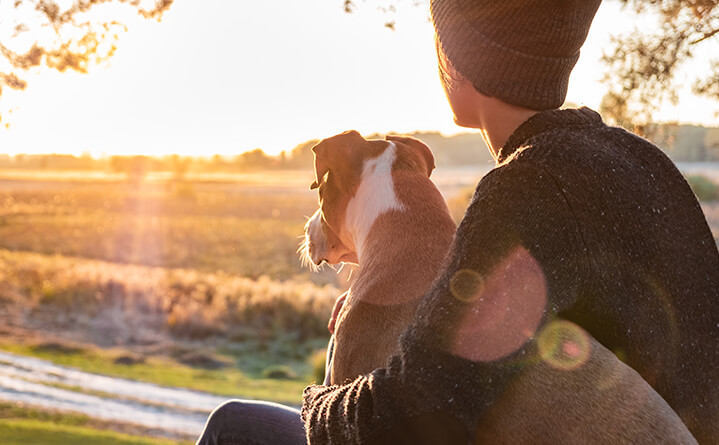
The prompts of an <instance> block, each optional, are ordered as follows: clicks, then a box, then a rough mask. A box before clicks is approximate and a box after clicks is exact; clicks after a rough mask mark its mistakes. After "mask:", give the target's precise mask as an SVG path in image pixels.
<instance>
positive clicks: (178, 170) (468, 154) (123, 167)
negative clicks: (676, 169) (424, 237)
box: [0, 124, 719, 181]
mask: <svg viewBox="0 0 719 445" xmlns="http://www.w3.org/2000/svg"><path fill="white" fill-rule="evenodd" d="M651 134H652V140H653V142H655V143H656V144H657V145H659V146H660V147H661V148H662V149H663V150H664V151H665V152H666V153H667V154H668V155H669V156H670V157H671V158H672V159H673V160H674V161H676V162H701V161H712V162H719V128H705V127H700V126H695V125H676V124H657V125H654V126H653V128H651ZM411 136H413V137H416V138H418V139H420V140H422V141H424V142H425V143H426V144H427V145H429V146H430V147H431V148H432V151H433V153H434V157H435V162H436V165H437V166H438V167H460V166H472V165H485V166H486V165H490V164H492V163H493V160H492V157H491V156H490V154H489V150H487V147H486V145H485V144H484V141H483V140H482V138H481V136H480V135H479V134H477V133H464V134H458V135H454V136H444V135H442V134H440V133H437V132H423V133H412V134H411ZM366 137H367V138H369V139H382V138H383V137H384V135H378V134H373V135H367V136H366ZM317 142H318V140H317V139H313V140H310V141H306V142H303V143H301V144H299V145H297V146H296V147H294V148H293V149H292V150H289V151H283V152H281V153H280V154H279V155H276V156H274V155H269V154H267V153H265V152H264V151H263V150H262V149H259V148H256V149H254V150H250V151H247V152H244V153H240V154H238V155H235V156H222V155H214V156H212V157H209V158H207V157H189V156H179V155H168V156H159V157H151V156H110V157H105V158H99V159H96V158H93V157H91V156H90V155H83V156H73V155H68V154H47V155H28V154H20V155H16V156H9V155H0V169H26V170H95V171H98V170H99V171H107V172H114V173H121V174H124V175H126V176H127V178H128V179H131V180H134V181H138V180H142V179H143V178H144V177H145V176H146V175H147V174H148V173H150V172H167V173H170V174H171V177H172V179H174V180H178V181H182V180H184V179H185V177H186V175H187V174H188V173H241V172H251V171H262V170H298V169H299V170H311V169H312V162H313V154H312V147H313V146H314V145H315V144H316V143H317Z"/></svg>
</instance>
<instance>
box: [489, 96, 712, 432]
mask: <svg viewBox="0 0 719 445" xmlns="http://www.w3.org/2000/svg"><path fill="white" fill-rule="evenodd" d="M522 131H524V132H526V133H527V134H532V136H531V137H530V138H529V139H528V140H526V141H521V139H522V138H521V133H522ZM519 133H520V134H519V135H515V136H514V138H515V139H517V140H516V141H515V143H514V144H513V143H512V142H513V141H511V140H510V142H509V144H507V146H505V148H506V149H508V150H509V151H511V150H514V149H516V151H514V152H513V153H501V154H500V161H503V162H505V165H504V166H501V167H499V169H498V170H500V171H498V172H497V173H499V174H501V173H502V172H501V170H502V169H503V168H506V167H508V166H510V164H527V165H532V166H534V167H535V168H539V169H542V170H544V171H545V172H546V177H545V179H546V180H548V181H554V182H556V184H557V186H558V188H559V189H560V190H561V193H562V194H563V199H564V200H565V201H566V206H561V207H558V208H556V209H552V211H555V212H560V213H562V212H564V213H566V214H565V215H561V217H560V219H561V220H562V221H565V222H568V223H567V225H568V227H567V232H568V233H566V234H564V235H563V237H562V238H564V237H565V236H566V239H562V238H559V239H555V240H554V242H555V243H556V244H561V245H562V246H566V247H562V250H563V251H564V254H565V255H563V258H556V257H555V256H554V255H551V254H549V253H547V252H551V250H549V249H546V248H543V249H536V251H533V249H532V247H531V246H527V248H528V249H529V250H530V252H532V254H533V255H535V256H537V261H538V262H539V263H540V264H541V266H542V269H543V270H544V272H545V275H546V277H547V281H548V282H547V285H548V288H549V293H550V294H557V295H560V294H561V293H562V290H563V289H562V288H563V287H566V286H567V285H568V283H567V276H566V275H567V274H566V273H562V272H561V270H562V268H563V267H564V266H563V263H564V262H566V261H573V262H577V263H579V264H578V268H577V270H578V272H579V275H580V276H579V279H578V282H579V283H580V284H579V287H578V288H577V289H576V290H575V292H576V295H574V296H567V299H568V300H574V301H573V303H571V305H570V306H569V307H568V308H567V309H565V310H563V311H562V310H561V309H564V308H560V312H559V314H558V315H559V316H560V317H561V318H565V319H568V320H571V321H573V322H575V323H577V324H579V325H581V326H582V327H584V328H585V329H587V330H588V331H589V332H590V333H591V334H592V335H593V336H594V337H595V338H596V339H597V340H599V341H600V342H601V343H602V344H604V345H605V346H606V347H608V348H609V349H611V350H613V351H614V352H615V353H616V354H617V355H618V356H619V357H620V358H621V359H622V360H624V361H625V362H626V363H628V364H629V365H630V366H631V367H633V368H634V369H636V370H637V371H638V372H639V373H640V374H641V375H642V377H643V378H644V379H645V380H646V381H647V382H648V383H649V384H650V385H651V386H653V387H654V388H655V389H656V390H657V391H658V392H659V394H661V395H662V397H664V399H665V400H667V402H668V403H669V405H670V406H671V407H672V408H673V409H674V410H675V411H676V412H677V414H679V416H680V417H681V418H682V420H683V421H684V422H685V423H686V425H687V426H688V427H689V429H690V430H691V431H692V433H693V434H694V435H695V436H696V438H697V439H698V440H699V442H700V443H713V442H714V441H716V440H717V438H719V385H718V383H719V368H717V366H716V365H717V364H718V363H719V324H718V322H717V320H719V252H718V251H717V247H716V244H715V241H714V239H713V238H712V234H711V231H710V230H709V227H708V225H707V223H706V220H705V218H704V215H703V213H702V210H701V207H700V206H699V204H698V203H697V201H696V198H695V197H694V196H693V193H692V191H691V189H690V188H689V186H688V184H687V183H686V181H685V180H684V178H683V177H682V175H681V173H680V172H679V171H678V170H677V169H676V167H675V166H674V165H673V164H672V162H671V161H670V160H669V159H668V158H667V157H666V156H665V155H664V154H663V153H662V152H661V151H660V150H659V149H658V148H656V147H655V146H654V145H652V144H651V143H649V142H647V141H645V140H644V139H641V138H639V137H637V136H635V135H632V134H630V133H628V132H626V131H624V130H621V129H618V128H612V127H608V126H606V125H604V124H603V123H602V122H601V118H600V117H599V116H598V115H597V114H596V113H594V112H593V111H591V110H588V109H581V110H564V111H550V112H543V113H540V114H538V115H536V116H535V117H533V118H531V119H530V120H529V121H528V122H527V123H526V124H524V125H523V126H522V127H520V131H519ZM517 144H521V146H520V147H514V145H517ZM505 158H508V159H505ZM513 168H515V169H516V168H517V166H516V165H515V166H513ZM497 173H495V174H497ZM529 225H530V226H531V222H530V223H529ZM516 230H517V232H518V233H519V234H520V235H518V236H519V237H522V238H524V237H526V238H527V239H528V240H529V239H531V238H536V236H537V235H536V234H530V233H529V232H531V230H530V229H526V228H517V229H516ZM525 230H527V231H528V232H526V233H527V235H523V234H522V233H525ZM573 232H576V233H573ZM570 238H575V239H577V240H579V242H578V243H574V242H572V241H571V240H570ZM572 250H573V251H572ZM560 300H561V298H560Z"/></svg>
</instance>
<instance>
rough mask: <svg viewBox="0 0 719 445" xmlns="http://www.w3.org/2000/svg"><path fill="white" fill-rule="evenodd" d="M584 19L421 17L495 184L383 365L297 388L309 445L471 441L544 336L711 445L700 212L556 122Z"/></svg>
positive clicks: (596, 138) (718, 369)
mask: <svg viewBox="0 0 719 445" xmlns="http://www.w3.org/2000/svg"><path fill="white" fill-rule="evenodd" d="M599 3H600V0H504V1H502V2H497V1H493V0H471V1H470V0H432V1H431V4H430V9H431V14H432V20H433V23H434V26H435V31H436V41H437V52H438V55H439V60H440V63H439V66H440V74H441V78H442V81H443V85H444V87H445V91H446V95H447V99H448V101H449V103H450V105H451V108H452V111H453V113H454V118H455V122H456V123H457V124H458V125H460V126H465V127H472V128H478V129H479V130H480V131H481V133H482V135H483V137H484V139H485V141H486V142H487V145H488V147H489V149H490V151H491V152H492V154H493V155H494V157H495V159H496V167H495V168H494V169H493V170H492V171H490V172H489V173H488V174H487V175H486V176H485V177H483V178H482V179H481V181H480V182H479V184H478V185H477V187H476V190H475V193H474V195H473V197H472V201H471V203H470V205H469V207H468V209H467V211H466V214H465V216H464V218H463V220H462V222H461V223H460V225H459V228H458V230H457V234H456V237H455V241H454V244H453V246H452V249H451V251H450V253H449V256H448V258H447V261H446V265H445V267H444V270H443V271H442V272H441V273H440V275H439V277H438V278H437V280H436V281H435V283H434V284H433V286H432V289H431V290H430V291H429V292H428V294H427V295H425V296H424V297H423V299H422V302H421V304H420V307H419V308H418V310H417V313H416V316H415V319H414V320H413V322H412V324H411V325H410V327H409V328H408V329H407V331H406V332H405V333H404V334H403V336H402V338H401V341H400V352H399V353H398V354H397V355H395V356H392V357H391V358H390V359H389V360H388V363H387V365H386V366H385V367H384V368H380V369H377V370H375V371H373V372H372V373H370V374H368V375H365V376H360V377H358V378H357V379H355V380H354V381H351V382H347V383H346V384H343V385H337V386H322V385H311V386H309V387H307V388H306V389H305V391H304V394H303V406H302V410H301V416H302V419H303V421H304V426H305V431H306V437H307V440H308V442H309V443H311V444H351V443H367V444H374V443H428V444H429V443H468V442H472V441H473V436H474V434H475V428H476V427H477V425H478V423H479V420H480V419H481V418H482V415H483V414H485V413H486V412H487V411H488V409H489V407H491V406H492V403H493V402H494V401H496V400H498V398H499V397H500V396H501V394H502V392H503V391H504V390H505V389H506V388H507V387H508V385H509V384H510V383H511V382H512V380H513V379H514V378H515V377H516V376H517V375H519V373H520V372H521V371H522V369H523V368H524V367H526V366H531V363H533V360H536V358H537V356H538V355H541V345H539V344H538V343H539V339H540V338H541V337H542V336H543V333H545V332H547V329H548V328H549V327H551V326H553V325H554V322H556V321H557V320H563V321H566V322H569V323H570V324H572V325H577V326H580V327H581V328H583V330H584V331H586V332H588V333H589V334H590V335H591V336H593V337H594V338H595V339H596V340H598V341H599V342H600V343H602V344H603V345H604V346H606V347H607V348H608V349H610V350H611V351H614V353H615V354H616V355H617V356H619V357H620V358H621V359H622V360H623V361H624V362H625V363H627V364H628V365H629V366H631V367H632V368H634V369H635V370H636V371H637V372H638V373H639V374H640V375H641V376H642V377H643V378H644V380H645V381H646V382H648V383H649V384H650V385H651V386H652V387H653V388H654V389H655V390H656V391H657V392H658V393H659V394H660V395H661V396H662V397H663V398H664V399H665V400H666V401H667V403H668V404H669V405H670V406H671V408H672V409H674V410H675V412H676V413H677V414H678V415H679V417H680V418H681V419H682V421H683V422H684V423H685V424H686V426H687V427H688V428H689V430H690V431H691V432H692V434H693V435H694V436H695V437H696V439H697V441H698V442H699V443H701V444H713V443H719V384H718V383H719V251H718V250H717V245H716V242H715V240H714V239H713V237H712V234H711V231H710V229H709V227H708V224H707V222H706V219H705V217H704V215H703V213H702V210H701V207H700V206H699V204H698V202H697V200H696V197H695V196H694V194H693V193H692V191H691V189H690V188H689V186H688V184H687V183H686V181H685V180H684V179H683V177H682V175H681V173H680V172H679V171H678V170H677V168H676V167H675V166H674V165H673V164H672V162H671V161H670V160H669V159H668V158H667V157H666V156H665V155H664V154H663V153H662V152H661V151H660V150H659V149H658V148H657V147H655V146H654V145H652V144H651V143H650V142H648V141H646V140H644V139H641V138H639V137H638V136H635V135H633V134H631V133H629V132H627V131H624V130H622V129H619V128H614V127H609V126H607V125H605V124H604V123H603V122H602V119H601V117H600V116H599V115H598V114H597V113H596V112H594V111H592V110H590V109H588V108H580V109H562V110H560V109H559V107H560V106H561V105H562V103H563V101H564V99H565V96H566V91H567V84H568V79H569V75H570V73H571V71H572V68H573V67H574V65H575V63H576V61H577V59H578V57H579V50H580V48H581V46H582V44H583V43H584V40H585V39H586V35H587V32H588V30H589V27H590V25H591V22H592V20H593V18H594V15H595V13H596V10H597V8H598V7H599ZM562 335H569V336H570V337H571V332H569V333H564V334H562ZM576 344H581V342H577V343H573V344H571V345H570V346H572V347H574V346H576ZM565 345H566V344H565ZM568 351H571V349H569V350H568ZM558 365H561V363H560V364H558ZM207 443H210V442H207ZM238 443H239V442H238ZM252 443H254V442H252Z"/></svg>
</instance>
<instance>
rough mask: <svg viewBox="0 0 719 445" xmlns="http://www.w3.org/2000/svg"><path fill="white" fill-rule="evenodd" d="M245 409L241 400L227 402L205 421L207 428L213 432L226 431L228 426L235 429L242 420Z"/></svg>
mask: <svg viewBox="0 0 719 445" xmlns="http://www.w3.org/2000/svg"><path fill="white" fill-rule="evenodd" d="M246 411H247V407H246V406H245V403H244V402H243V401H242V400H228V401H227V402H225V403H223V404H222V405H220V406H218V407H217V408H215V410H214V411H212V413H211V414H210V417H209V418H208V419H207V428H206V429H212V430H213V431H227V430H228V429H230V428H228V427H229V426H233V427H235V428H236V427H237V423H238V422H241V421H242V419H243V418H244V415H243V414H244V413H245V412H246Z"/></svg>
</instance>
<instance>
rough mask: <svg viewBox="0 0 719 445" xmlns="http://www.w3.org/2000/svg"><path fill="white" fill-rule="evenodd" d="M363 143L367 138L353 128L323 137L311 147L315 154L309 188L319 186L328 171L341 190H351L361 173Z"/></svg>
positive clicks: (363, 153) (363, 154)
mask: <svg viewBox="0 0 719 445" xmlns="http://www.w3.org/2000/svg"><path fill="white" fill-rule="evenodd" d="M365 145H367V140H366V139H365V138H363V137H362V135H361V134H359V133H358V132H356V131H355V130H350V131H346V132H344V133H342V134H338V135H337V136H332V137H331V138H327V139H324V140H322V141H320V142H319V143H318V144H317V145H315V146H314V147H312V153H314V154H315V182H314V183H312V185H311V186H310V189H315V188H317V187H319V186H320V183H321V182H322V181H323V178H324V176H325V175H326V174H327V173H328V172H329V174H330V175H331V176H332V181H333V182H334V183H336V185H337V187H338V188H339V189H340V190H341V191H343V192H348V191H349V190H351V189H352V187H353V186H354V185H355V184H356V183H357V182H358V181H359V175H360V174H361V173H362V162H363V160H364V158H365V157H366V154H367V153H365V151H366V150H364V149H365V148H366V147H365ZM328 180H329V177H328Z"/></svg>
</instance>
